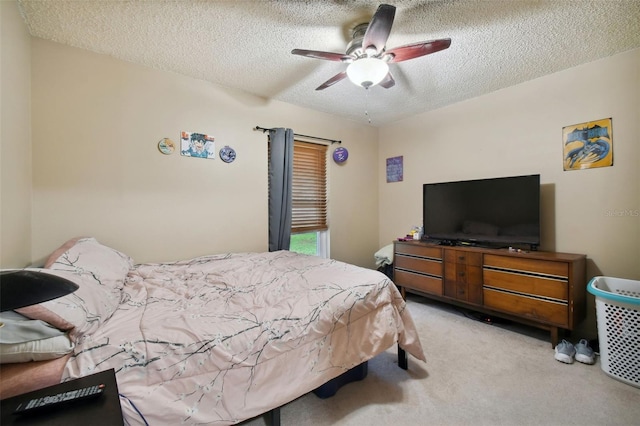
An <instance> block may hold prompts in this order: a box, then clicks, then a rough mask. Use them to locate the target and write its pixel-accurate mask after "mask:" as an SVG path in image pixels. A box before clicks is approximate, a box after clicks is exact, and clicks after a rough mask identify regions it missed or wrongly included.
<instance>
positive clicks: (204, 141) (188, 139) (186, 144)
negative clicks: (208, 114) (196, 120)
mask: <svg viewBox="0 0 640 426" xmlns="http://www.w3.org/2000/svg"><path fill="white" fill-rule="evenodd" d="M215 149H216V146H215V142H214V137H213V136H210V135H205V134H204V133H195V132H181V133H180V155H184V156H185V157H196V158H216V151H215Z"/></svg>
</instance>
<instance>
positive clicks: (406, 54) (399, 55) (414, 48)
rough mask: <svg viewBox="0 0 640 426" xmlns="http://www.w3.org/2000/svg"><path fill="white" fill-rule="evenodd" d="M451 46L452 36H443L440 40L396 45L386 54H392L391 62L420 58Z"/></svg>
mask: <svg viewBox="0 0 640 426" xmlns="http://www.w3.org/2000/svg"><path fill="white" fill-rule="evenodd" d="M449 46H451V39H450V38H443V39H440V40H432V41H423V42H420V43H414V44H407V45H405V46H400V47H396V48H394V49H391V50H388V51H387V52H386V53H385V54H386V55H392V56H393V57H392V58H391V59H390V60H389V63H393V62H402V61H406V60H409V59H413V58H419V57H420V56H424V55H429V54H431V53H435V52H439V51H441V50H444V49H447V48H448V47H449Z"/></svg>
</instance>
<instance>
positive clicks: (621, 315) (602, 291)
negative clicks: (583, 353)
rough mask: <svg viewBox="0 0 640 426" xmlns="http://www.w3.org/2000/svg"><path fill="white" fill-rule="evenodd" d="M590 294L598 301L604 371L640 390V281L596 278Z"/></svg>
mask: <svg viewBox="0 0 640 426" xmlns="http://www.w3.org/2000/svg"><path fill="white" fill-rule="evenodd" d="M587 291H589V293H591V294H593V295H594V296H595V298H596V318H597V323H598V340H599V344H600V365H601V367H602V370H603V371H604V372H605V373H606V374H608V375H609V376H611V377H613V378H614V379H617V380H620V381H622V382H624V383H627V384H629V385H631V386H636V387H640V281H635V280H628V279H623V278H612V277H601V276H600V277H594V278H593V279H592V280H591V281H589V284H588V285H587Z"/></svg>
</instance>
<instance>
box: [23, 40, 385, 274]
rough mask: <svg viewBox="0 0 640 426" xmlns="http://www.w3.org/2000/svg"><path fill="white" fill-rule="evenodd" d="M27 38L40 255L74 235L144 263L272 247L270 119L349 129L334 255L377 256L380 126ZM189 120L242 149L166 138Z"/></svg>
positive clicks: (320, 132)
mask: <svg viewBox="0 0 640 426" xmlns="http://www.w3.org/2000/svg"><path fill="white" fill-rule="evenodd" d="M31 48H32V52H33V55H32V57H33V62H32V84H33V87H32V90H33V98H32V99H33V109H32V114H33V167H34V179H33V194H34V201H33V251H32V254H33V257H34V259H39V258H41V257H43V256H46V254H48V253H49V252H51V251H52V250H53V249H54V248H56V247H57V246H58V245H59V244H61V243H62V242H64V241H65V240H66V239H68V238H71V237H74V236H78V235H91V236H95V237H96V238H98V240H99V241H102V242H104V243H105V244H107V245H111V246H113V247H115V248H118V249H120V250H122V251H124V252H126V253H128V254H130V255H131V256H132V257H133V258H134V260H135V261H136V262H147V261H166V260H175V259H181V258H189V257H193V256H197V255H203V254H211V253H220V252H227V251H264V250H266V249H267V245H268V244H267V239H268V228H267V226H268V216H267V142H266V141H267V136H266V134H263V133H262V132H258V131H253V128H254V127H255V126H261V127H290V128H293V129H294V131H296V132H297V133H301V134H306V135H314V136H321V137H326V138H331V139H340V140H343V146H344V147H346V148H347V149H349V150H350V157H349V160H348V161H347V162H346V163H345V164H344V165H342V166H338V165H336V164H335V163H333V162H332V161H331V162H330V170H329V179H330V187H329V193H330V194H329V195H330V220H331V222H330V227H331V256H332V257H333V258H336V259H340V260H344V261H348V262H351V263H354V264H358V265H362V266H371V267H373V266H374V261H373V253H374V252H375V251H376V250H377V249H378V246H377V244H378V235H377V225H378V213H377V204H378V203H377V195H378V194H377V187H376V183H375V182H376V178H377V170H375V168H373V167H371V165H372V164H376V163H377V150H376V146H377V131H376V129H375V128H372V127H368V126H363V125H359V124H356V123H353V122H350V121H346V120H342V119H340V118H339V117H335V116H330V115H326V114H320V113H317V112H314V111H310V110H306V109H302V108H298V107H294V106H292V105H289V104H285V103H280V102H272V101H267V100H264V99H260V98H257V97H253V96H249V95H246V94H243V93H240V92H236V91H230V90H225V89H223V88H220V87H217V86H215V85H212V84H210V83H207V82H205V81H200V80H195V79H191V78H187V77H183V76H180V75H177V74H173V73H169V72H161V71H155V70H151V69H149V68H145V67H141V66H137V65H133V64H130V63H126V62H122V61H119V60H115V59H113V58H111V57H108V56H105V55H98V54H94V53H90V52H87V51H84V50H81V49H76V48H71V47H67V46H63V45H61V44H57V43H53V42H49V41H44V40H41V39H33V42H32V47H31ZM183 130H184V131H196V132H203V133H208V134H211V135H213V136H215V138H216V150H219V148H221V147H223V146H224V145H229V146H231V147H233V148H234V149H235V150H236V152H237V160H236V161H235V162H233V163H231V164H226V163H223V162H222V161H221V160H220V159H219V158H217V159H215V160H205V159H196V158H188V157H183V156H180V154H179V153H178V152H176V153H174V154H173V155H169V156H165V155H163V154H161V153H160V152H159V151H158V149H157V143H158V141H159V140H160V139H161V138H164V137H169V138H171V139H173V140H174V141H175V142H179V141H178V137H179V134H180V131H183ZM331 150H332V149H331Z"/></svg>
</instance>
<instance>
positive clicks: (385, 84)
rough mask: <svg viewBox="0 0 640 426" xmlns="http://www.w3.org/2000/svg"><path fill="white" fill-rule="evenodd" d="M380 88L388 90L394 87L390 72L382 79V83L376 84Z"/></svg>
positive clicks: (394, 82)
mask: <svg viewBox="0 0 640 426" xmlns="http://www.w3.org/2000/svg"><path fill="white" fill-rule="evenodd" d="M378 84H379V85H380V86H382V87H384V88H385V89H390V88H392V87H393V86H395V85H396V81H395V80H394V79H393V76H392V75H391V72H388V73H387V75H386V76H385V78H384V79H382V81H381V82H380V83H378Z"/></svg>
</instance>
